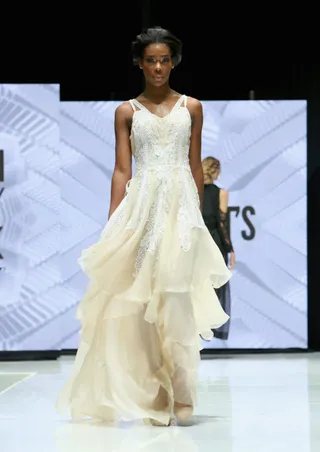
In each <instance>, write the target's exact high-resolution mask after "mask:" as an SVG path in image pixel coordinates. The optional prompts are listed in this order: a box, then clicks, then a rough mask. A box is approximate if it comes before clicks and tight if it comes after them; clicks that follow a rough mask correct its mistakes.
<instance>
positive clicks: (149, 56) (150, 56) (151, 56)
mask: <svg viewBox="0 0 320 452" xmlns="http://www.w3.org/2000/svg"><path fill="white" fill-rule="evenodd" d="M155 56H156V55H147V56H146V58H154V57H155ZM160 56H161V57H162V58H163V57H166V56H170V55H169V53H165V54H164V55H160Z"/></svg>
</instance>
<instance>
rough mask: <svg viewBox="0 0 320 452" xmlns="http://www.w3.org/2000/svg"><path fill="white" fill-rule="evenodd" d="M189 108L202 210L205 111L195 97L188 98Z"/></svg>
mask: <svg viewBox="0 0 320 452" xmlns="http://www.w3.org/2000/svg"><path fill="white" fill-rule="evenodd" d="M188 108H189V111H190V115H191V118H192V132H191V142H190V153H189V160H190V167H191V171H192V175H193V177H194V180H195V183H196V185H197V188H198V193H199V198H200V210H201V212H202V201H203V169H202V161H201V137H202V125H203V111H202V105H201V102H199V101H198V100H197V99H193V98H189V99H188Z"/></svg>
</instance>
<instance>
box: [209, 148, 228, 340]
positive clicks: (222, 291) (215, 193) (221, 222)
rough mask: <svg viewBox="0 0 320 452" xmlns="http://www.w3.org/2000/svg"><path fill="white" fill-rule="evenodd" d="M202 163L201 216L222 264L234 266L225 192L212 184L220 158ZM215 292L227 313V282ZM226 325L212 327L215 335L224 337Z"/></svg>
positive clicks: (218, 171)
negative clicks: (218, 251) (222, 259)
mask: <svg viewBox="0 0 320 452" xmlns="http://www.w3.org/2000/svg"><path fill="white" fill-rule="evenodd" d="M202 167H203V173H204V192H203V210H202V215H203V219H204V222H205V224H206V226H207V228H208V230H209V232H210V234H211V236H212V238H213V239H214V241H215V242H216V244H217V245H218V247H219V249H220V251H221V253H222V255H223V257H224V259H225V262H226V264H228V262H229V268H230V270H232V269H234V267H235V263H236V256H235V252H234V249H233V245H232V241H231V238H230V233H229V216H228V197H229V193H228V191H227V190H224V189H222V188H219V187H218V186H217V185H216V184H215V181H216V180H217V179H218V177H219V175H220V171H221V166H220V162H219V160H217V159H216V158H214V157H207V158H205V159H204V160H203V161H202ZM216 293H217V296H218V298H219V301H220V303H221V306H222V308H223V309H224V311H225V312H226V313H227V314H228V315H229V316H230V313H231V294H230V284H229V282H227V283H226V284H225V285H223V286H222V287H220V288H219V289H216ZM229 328H230V320H228V322H227V323H225V324H224V325H222V326H221V327H220V328H218V329H217V330H213V332H214V335H215V337H216V338H218V339H222V340H227V339H228V337H229Z"/></svg>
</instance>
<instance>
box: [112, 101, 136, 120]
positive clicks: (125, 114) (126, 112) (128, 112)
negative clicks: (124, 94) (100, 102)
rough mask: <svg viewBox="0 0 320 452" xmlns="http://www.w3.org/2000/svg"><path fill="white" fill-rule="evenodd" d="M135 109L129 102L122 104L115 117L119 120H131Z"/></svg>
mask: <svg viewBox="0 0 320 452" xmlns="http://www.w3.org/2000/svg"><path fill="white" fill-rule="evenodd" d="M132 114H133V109H132V106H131V104H130V102H129V101H125V102H123V103H122V104H120V105H118V107H117V108H116V110H115V115H116V117H118V118H122V119H129V118H131V117H132Z"/></svg>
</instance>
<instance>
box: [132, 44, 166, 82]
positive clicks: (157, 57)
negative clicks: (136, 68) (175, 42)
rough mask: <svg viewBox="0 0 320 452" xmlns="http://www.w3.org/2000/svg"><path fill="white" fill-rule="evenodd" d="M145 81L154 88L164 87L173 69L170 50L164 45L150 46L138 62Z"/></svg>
mask: <svg viewBox="0 0 320 452" xmlns="http://www.w3.org/2000/svg"><path fill="white" fill-rule="evenodd" d="M140 67H141V68H142V69H143V73H144V76H145V78H146V81H147V82H148V83H150V84H151V85H154V86H161V85H164V84H165V83H166V82H167V81H168V79H169V77H170V72H171V69H172V68H173V64H172V60H171V54H170V49H169V47H168V46H167V45H166V44H150V45H149V46H148V47H146V48H145V50H144V55H143V58H142V60H141V61H140Z"/></svg>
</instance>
